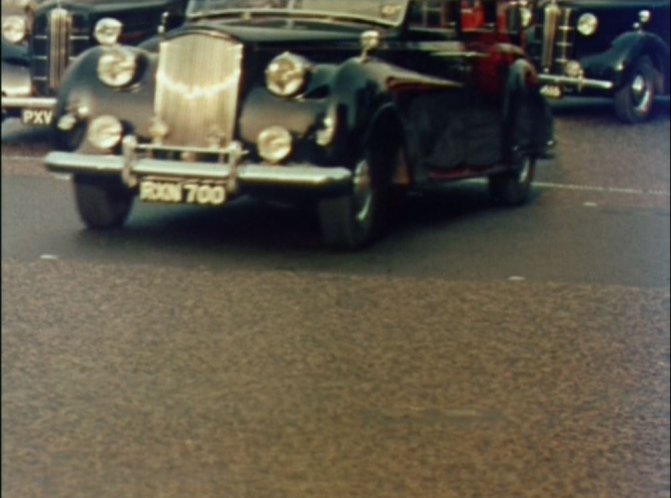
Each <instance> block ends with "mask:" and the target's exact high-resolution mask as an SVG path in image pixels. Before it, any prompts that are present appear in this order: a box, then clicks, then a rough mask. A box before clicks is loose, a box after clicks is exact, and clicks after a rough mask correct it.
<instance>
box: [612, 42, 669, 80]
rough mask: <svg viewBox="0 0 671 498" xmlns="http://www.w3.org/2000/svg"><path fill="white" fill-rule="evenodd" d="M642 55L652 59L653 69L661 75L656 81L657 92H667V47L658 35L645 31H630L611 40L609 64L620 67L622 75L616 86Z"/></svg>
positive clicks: (629, 74) (626, 77)
mask: <svg viewBox="0 0 671 498" xmlns="http://www.w3.org/2000/svg"><path fill="white" fill-rule="evenodd" d="M642 56H648V57H650V59H651V60H652V63H653V65H654V66H655V69H657V70H658V71H659V73H660V75H661V76H662V79H660V80H658V81H657V88H656V89H657V91H658V92H659V93H668V92H669V47H668V45H667V44H666V43H665V42H664V40H662V38H660V37H659V36H657V35H655V34H653V33H647V32H630V33H625V34H624V35H621V36H620V37H619V38H617V39H616V40H615V41H614V42H613V57H612V58H611V64H612V65H613V67H615V68H617V69H621V70H620V73H621V75H622V77H621V78H619V81H617V82H616V86H622V85H623V84H625V82H626V81H627V80H628V78H629V77H630V76H631V71H632V68H633V66H634V63H635V61H636V60H638V59H639V58H640V57H642Z"/></svg>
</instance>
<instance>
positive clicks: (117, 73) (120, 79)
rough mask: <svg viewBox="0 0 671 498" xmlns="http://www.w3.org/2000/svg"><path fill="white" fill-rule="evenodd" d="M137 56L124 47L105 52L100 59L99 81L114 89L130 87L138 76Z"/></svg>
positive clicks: (98, 68)
mask: <svg viewBox="0 0 671 498" xmlns="http://www.w3.org/2000/svg"><path fill="white" fill-rule="evenodd" d="M137 68H138V58H137V55H136V54H135V53H134V52H133V51H131V50H129V49H127V48H123V47H115V48H113V49H108V50H105V51H104V52H103V53H102V55H101V56H100V58H99V59H98V67H97V73H98V79H99V80H100V81H102V82H103V83H104V84H105V85H107V86H110V87H112V88H123V87H125V86H128V85H130V84H131V83H132V82H133V81H134V80H135V76H136V74H137Z"/></svg>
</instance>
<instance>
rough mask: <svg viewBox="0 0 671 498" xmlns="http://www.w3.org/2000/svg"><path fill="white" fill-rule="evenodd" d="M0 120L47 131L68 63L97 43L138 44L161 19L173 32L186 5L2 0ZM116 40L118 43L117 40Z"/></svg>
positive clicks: (149, 0)
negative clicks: (13, 119) (14, 120)
mask: <svg viewBox="0 0 671 498" xmlns="http://www.w3.org/2000/svg"><path fill="white" fill-rule="evenodd" d="M2 2H3V4H2V5H3V16H2V119H3V121H4V119H5V118H6V117H20V118H21V119H22V121H23V122H24V123H26V124H29V125H37V126H40V125H41V126H48V125H49V124H50V123H51V118H52V116H53V108H54V105H55V103H56V92H57V91H58V88H59V87H60V84H61V81H62V79H63V75H64V73H65V70H66V68H67V67H68V65H69V64H70V62H71V61H72V60H73V59H75V58H76V57H77V56H78V55H79V54H81V53H82V52H84V51H85V50H87V49H89V48H90V47H92V46H94V45H97V44H113V43H116V42H117V41H119V42H121V43H128V44H138V43H140V42H141V41H143V40H146V39H147V38H150V37H152V36H154V35H155V34H156V30H157V28H159V26H160V25H161V22H162V16H163V14H164V13H166V12H167V13H168V16H169V17H168V18H167V19H166V21H165V22H166V24H169V25H170V26H173V27H176V26H177V25H179V24H181V22H182V21H183V18H184V9H185V7H186V1H185V0H127V1H119V0H69V1H67V0H64V1H60V0H2ZM117 39H118V40H117Z"/></svg>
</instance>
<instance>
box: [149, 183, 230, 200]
mask: <svg viewBox="0 0 671 498" xmlns="http://www.w3.org/2000/svg"><path fill="white" fill-rule="evenodd" d="M139 197H140V200H141V201H143V202H159V203H164V204H197V205H199V206H221V205H222V204H224V203H225V202H226V197H227V196H226V187H225V186H224V185H222V184H220V183H209V182H202V181H195V180H153V179H152V180H146V179H145V180H140V187H139Z"/></svg>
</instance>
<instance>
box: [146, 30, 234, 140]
mask: <svg viewBox="0 0 671 498" xmlns="http://www.w3.org/2000/svg"><path fill="white" fill-rule="evenodd" d="M242 57H243V47H242V44H240V43H239V42H237V41H235V40H233V39H230V38H227V37H224V36H218V35H211V34H202V33H192V34H185V35H182V36H179V37H177V38H173V39H170V40H164V41H162V42H161V45H160V51H159V63H158V70H157V73H156V95H155V100H154V111H155V115H156V119H158V120H159V121H160V122H161V123H162V125H164V126H165V129H166V130H167V134H166V135H165V137H163V138H162V143H163V144H165V145H175V146H194V147H221V146H225V145H227V144H229V143H230V142H231V140H233V137H234V134H235V121H236V115H237V108H238V94H239V86H240V78H241V72H242Z"/></svg>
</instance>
